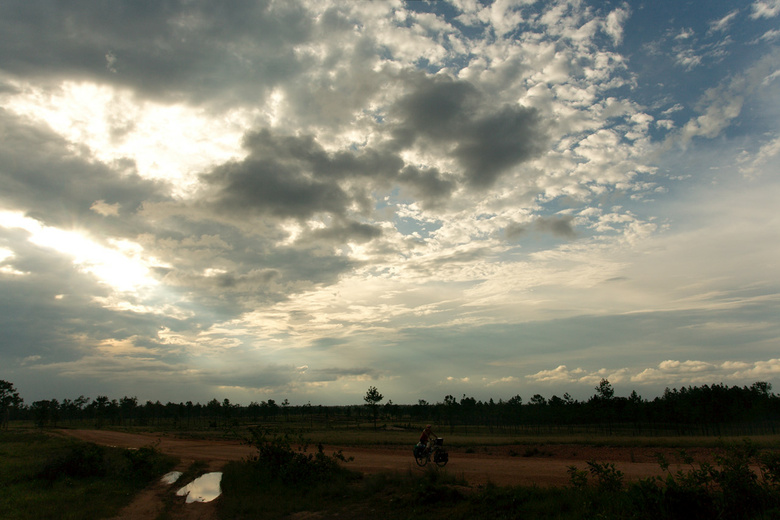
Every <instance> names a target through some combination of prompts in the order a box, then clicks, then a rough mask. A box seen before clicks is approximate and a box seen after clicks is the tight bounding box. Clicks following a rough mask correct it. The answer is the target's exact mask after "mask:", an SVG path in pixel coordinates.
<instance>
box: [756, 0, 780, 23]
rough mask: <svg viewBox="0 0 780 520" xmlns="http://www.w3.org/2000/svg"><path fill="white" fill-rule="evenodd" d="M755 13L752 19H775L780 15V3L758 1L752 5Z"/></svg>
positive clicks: (776, 0)
mask: <svg viewBox="0 0 780 520" xmlns="http://www.w3.org/2000/svg"><path fill="white" fill-rule="evenodd" d="M750 7H751V9H752V10H753V12H752V13H751V14H750V17H751V18H753V19H757V18H774V17H775V16H777V15H778V14H780V1H778V0H757V1H756V2H753V3H752V4H751V5H750Z"/></svg>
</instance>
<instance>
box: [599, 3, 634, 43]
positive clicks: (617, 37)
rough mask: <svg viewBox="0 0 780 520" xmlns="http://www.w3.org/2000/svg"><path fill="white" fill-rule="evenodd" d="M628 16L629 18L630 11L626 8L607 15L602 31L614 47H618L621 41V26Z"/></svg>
mask: <svg viewBox="0 0 780 520" xmlns="http://www.w3.org/2000/svg"><path fill="white" fill-rule="evenodd" d="M629 16H631V11H630V9H628V8H627V6H624V7H622V8H618V9H615V10H614V11H611V12H610V13H609V14H608V15H607V19H606V22H605V27H604V30H605V32H606V33H607V34H608V35H609V37H610V38H612V41H613V42H614V43H615V45H620V43H621V42H622V41H623V25H624V24H625V22H626V20H627V19H628V18H629Z"/></svg>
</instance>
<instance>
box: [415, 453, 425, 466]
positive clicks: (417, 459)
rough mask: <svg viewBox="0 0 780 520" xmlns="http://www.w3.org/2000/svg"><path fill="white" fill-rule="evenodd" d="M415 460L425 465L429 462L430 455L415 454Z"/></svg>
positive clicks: (419, 464)
mask: <svg viewBox="0 0 780 520" xmlns="http://www.w3.org/2000/svg"><path fill="white" fill-rule="evenodd" d="M414 460H415V461H416V462H417V465H418V466H425V465H426V464H428V457H427V456H425V455H422V456H420V457H418V456H417V455H415V456H414Z"/></svg>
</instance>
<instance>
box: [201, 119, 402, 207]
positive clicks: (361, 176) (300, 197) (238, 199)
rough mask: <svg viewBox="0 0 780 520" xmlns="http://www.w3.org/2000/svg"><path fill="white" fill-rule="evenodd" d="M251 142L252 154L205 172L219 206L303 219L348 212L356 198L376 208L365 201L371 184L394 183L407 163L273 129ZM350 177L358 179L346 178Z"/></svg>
mask: <svg viewBox="0 0 780 520" xmlns="http://www.w3.org/2000/svg"><path fill="white" fill-rule="evenodd" d="M245 146H246V147H247V148H248V149H249V150H250V154H249V156H248V157H247V158H246V159H244V160H243V161H238V162H231V163H227V164H224V165H221V166H219V167H217V168H215V169H214V170H213V171H212V172H210V173H207V174H204V175H202V176H201V179H202V180H203V181H204V182H205V183H206V184H207V185H208V190H207V191H205V192H204V198H205V199H206V201H207V203H208V204H210V205H212V206H213V207H215V208H216V209H217V210H218V211H221V212H224V213H237V214H242V215H245V214H248V215H253V214H254V215H272V216H276V217H281V218H296V219H300V220H306V219H309V218H311V217H312V216H314V215H316V214H318V213H326V214H330V215H333V216H338V217H344V216H346V215H347V213H348V211H347V209H348V208H349V207H351V206H352V205H353V204H355V203H357V204H358V205H360V206H369V207H370V206H371V204H370V203H369V201H367V200H365V199H366V197H367V190H368V189H369V188H370V186H371V185H373V184H380V185H384V184H388V183H389V182H390V181H391V180H392V179H394V178H395V177H396V176H397V174H398V170H399V169H400V168H401V166H402V165H403V162H402V161H401V159H400V158H398V157H397V156H395V155H393V154H389V153H382V152H378V151H375V150H365V151H361V152H355V153H352V152H338V153H328V152H326V151H325V150H324V149H323V148H322V147H321V146H320V145H319V144H318V143H317V142H316V141H315V140H314V138H312V137H310V136H305V137H296V136H283V135H275V134H273V133H272V132H270V131H269V130H262V131H259V132H256V133H253V134H250V135H248V136H247V137H246V139H245ZM347 180H349V181H353V182H349V183H346V182H344V183H342V181H347ZM354 181H357V182H354Z"/></svg>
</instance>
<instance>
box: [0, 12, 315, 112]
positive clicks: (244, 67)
mask: <svg viewBox="0 0 780 520" xmlns="http://www.w3.org/2000/svg"><path fill="white" fill-rule="evenodd" d="M312 23H313V22H312V20H311V18H310V17H309V16H307V14H306V13H305V11H304V10H303V9H302V8H301V7H300V5H299V3H298V2H295V1H289V2H268V1H262V0H261V1H253V2H231V1H227V0H214V1H212V0H195V1H188V0H167V1H161V2H136V1H133V0H124V1H118V2H112V3H110V4H108V3H99V4H95V3H93V2H89V1H83V0H82V1H79V0H76V1H73V2H67V3H62V2H58V1H56V0H50V1H45V0H36V1H33V2H29V1H26V0H17V1H14V0H12V1H8V2H2V3H0V33H1V34H3V35H4V38H3V40H4V44H3V45H2V46H0V68H1V69H3V70H4V71H6V72H9V73H12V74H16V75H20V76H22V75H23V76H26V77H28V78H36V79H38V80H44V79H46V78H51V79H53V80H55V81H57V80H61V79H68V80H73V79H88V80H92V81H97V82H100V83H113V84H116V85H120V86H125V87H130V88H132V89H133V90H134V91H135V93H136V94H137V95H140V96H145V97H153V98H168V99H170V100H181V99H185V100H191V101H200V102H206V101H208V102H219V101H220V100H229V99H231V98H232V99H257V98H258V95H260V94H261V93H262V92H263V91H264V87H265V88H267V87H269V86H273V85H274V84H276V83H277V82H278V81H280V80H282V79H284V78H290V77H293V76H295V75H296V74H297V73H298V71H299V70H300V68H301V64H300V63H299V59H298V57H297V55H296V54H295V52H294V46H295V45H296V44H299V43H301V42H302V41H305V40H306V38H307V37H308V35H309V34H310V32H311V30H312Z"/></svg>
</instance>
